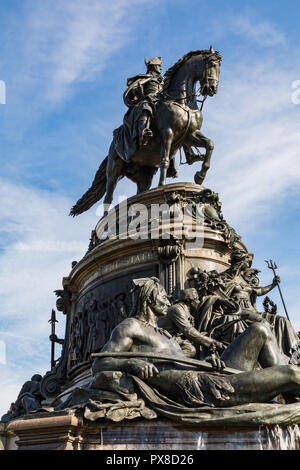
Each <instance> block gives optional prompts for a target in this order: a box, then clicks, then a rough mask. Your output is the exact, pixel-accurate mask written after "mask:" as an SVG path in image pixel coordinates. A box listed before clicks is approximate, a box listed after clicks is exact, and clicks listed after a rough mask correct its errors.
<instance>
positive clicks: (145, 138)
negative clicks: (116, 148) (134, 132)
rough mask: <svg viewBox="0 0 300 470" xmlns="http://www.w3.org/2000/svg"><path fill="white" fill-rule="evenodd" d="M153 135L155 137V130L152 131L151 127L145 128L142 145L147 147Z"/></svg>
mask: <svg viewBox="0 0 300 470" xmlns="http://www.w3.org/2000/svg"><path fill="white" fill-rule="evenodd" d="M152 137H153V132H152V131H151V129H148V128H146V129H144V130H143V132H142V135H141V138H140V146H141V147H146V145H148V143H149V140H150V139H152Z"/></svg>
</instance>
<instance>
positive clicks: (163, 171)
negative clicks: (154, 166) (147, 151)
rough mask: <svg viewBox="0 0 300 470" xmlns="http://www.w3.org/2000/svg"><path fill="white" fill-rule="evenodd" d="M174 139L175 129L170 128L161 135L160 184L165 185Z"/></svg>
mask: <svg viewBox="0 0 300 470" xmlns="http://www.w3.org/2000/svg"><path fill="white" fill-rule="evenodd" d="M172 141H173V131H172V129H170V128H168V129H166V130H165V131H164V133H163V134H162V136H161V147H160V179H159V184H158V185H159V186H165V184H166V177H167V171H168V167H169V163H170V150H171V145H172Z"/></svg>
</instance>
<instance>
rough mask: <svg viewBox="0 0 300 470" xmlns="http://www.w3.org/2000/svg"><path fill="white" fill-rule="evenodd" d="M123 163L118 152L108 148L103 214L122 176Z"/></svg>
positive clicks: (107, 208)
mask: <svg viewBox="0 0 300 470" xmlns="http://www.w3.org/2000/svg"><path fill="white" fill-rule="evenodd" d="M123 166H124V163H123V161H122V160H121V158H120V157H119V156H118V154H117V153H116V152H115V151H114V150H113V149H112V147H111V148H110V150H109V156H108V162H107V167H106V180H107V182H106V194H105V199H104V208H105V209H104V210H105V212H104V215H106V214H107V212H108V210H109V207H110V205H111V203H112V200H113V195H114V191H115V188H116V184H117V182H118V180H119V179H120V177H122V176H123Z"/></svg>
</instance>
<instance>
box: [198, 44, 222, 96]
mask: <svg viewBox="0 0 300 470" xmlns="http://www.w3.org/2000/svg"><path fill="white" fill-rule="evenodd" d="M221 60H222V57H221V55H220V54H219V53H218V52H215V51H214V50H213V48H212V47H210V50H209V52H208V53H207V55H206V56H205V57H204V73H203V78H202V80H200V83H201V95H208V96H213V95H215V94H216V93H217V91H218V83H219V73H220V64H221Z"/></svg>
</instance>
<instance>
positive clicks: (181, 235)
mask: <svg viewBox="0 0 300 470" xmlns="http://www.w3.org/2000/svg"><path fill="white" fill-rule="evenodd" d="M124 204H125V203H123V205H118V206H116V208H114V209H113V210H111V211H110V212H109V213H108V216H107V217H105V218H104V219H102V220H100V221H99V223H98V224H97V226H96V228H95V230H94V231H93V233H92V239H91V243H90V247H89V250H88V252H87V254H86V255H85V256H84V257H83V258H82V259H81V260H80V261H79V262H78V263H77V264H76V265H75V266H74V267H73V269H72V271H71V273H70V275H69V276H68V277H65V278H64V279H63V285H64V288H65V290H67V291H68V292H70V293H72V302H71V305H70V308H69V313H68V318H67V331H66V343H65V346H64V354H63V355H64V358H63V361H64V370H65V372H64V373H65V375H67V376H68V378H69V383H68V386H70V385H71V386H72V384H73V383H74V380H75V381H76V380H77V377H78V376H79V375H80V374H81V373H82V371H83V370H84V369H86V368H87V367H89V364H90V362H89V359H90V353H91V352H95V351H100V350H101V348H102V346H103V345H104V344H105V343H106V342H107V340H108V338H109V336H110V333H111V331H112V329H113V328H114V327H115V326H116V325H117V324H118V323H119V322H120V321H122V320H123V319H124V318H126V316H128V314H129V312H130V310H131V299H132V296H131V294H130V289H131V288H132V287H133V284H132V280H133V279H136V278H141V277H151V276H155V277H158V278H159V279H160V281H161V283H162V284H163V285H164V287H165V289H166V290H167V292H168V294H170V295H173V296H174V297H176V296H177V294H178V293H179V292H180V290H181V289H184V288H186V287H188V280H187V279H188V275H189V272H190V271H191V268H197V267H200V268H201V269H204V270H207V271H210V270H213V269H215V270H216V271H218V272H221V271H224V270H225V269H227V268H228V267H229V258H230V254H231V251H232V248H233V246H235V248H238V249H244V250H246V247H245V246H244V245H243V243H242V242H241V239H240V237H238V235H237V234H236V233H235V231H234V230H233V229H232V228H231V227H230V226H229V225H228V223H227V222H226V221H225V220H224V219H223V216H222V214H221V210H220V202H219V201H218V195H216V194H215V193H213V192H212V191H210V190H208V189H205V188H203V187H202V186H199V185H196V184H192V183H174V184H170V185H167V186H164V187H160V188H155V189H152V190H150V191H147V192H145V193H142V194H139V195H137V196H134V197H131V198H129V199H128V200H127V201H126V206H124ZM153 208H154V210H153ZM137 209H139V211H140V212H139V213H137V212H136V211H137ZM155 210H158V214H160V215H159V216H158V217H157V218H155V217H154V214H155ZM197 211H198V212H197ZM198 216H199V217H198ZM139 224H140V231H141V236H140V237H134V236H133V232H134V229H135V228H136V226H137V225H139ZM197 224H198V225H197ZM199 225H200V227H199ZM196 227H198V229H199V228H200V232H199V233H200V238H199V239H198V240H197V241H196V242H194V241H193V240H192V239H191V238H188V237H187V235H186V233H185V231H184V230H183V228H184V229H187V230H188V231H189V230H193V231H195V228H196ZM156 229H157V230H156ZM146 232H147V233H146ZM168 233H170V234H171V237H169V238H168ZM75 318H77V320H75ZM76 322H77V323H76ZM92 323H94V325H95V326H94V328H95V329H96V330H97V332H96V335H95V336H94V337H93V335H92V332H91V330H90V329H89V328H90V326H89V325H91V324H92ZM76 328H77V330H81V331H85V337H84V339H81V340H80V341H77V346H78V343H80V345H79V346H78V347H77V350H76V351H75V350H74V348H75V345H74V344H73V345H72V344H71V341H70V336H73V337H74V334H76V333H75V332H76Z"/></svg>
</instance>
